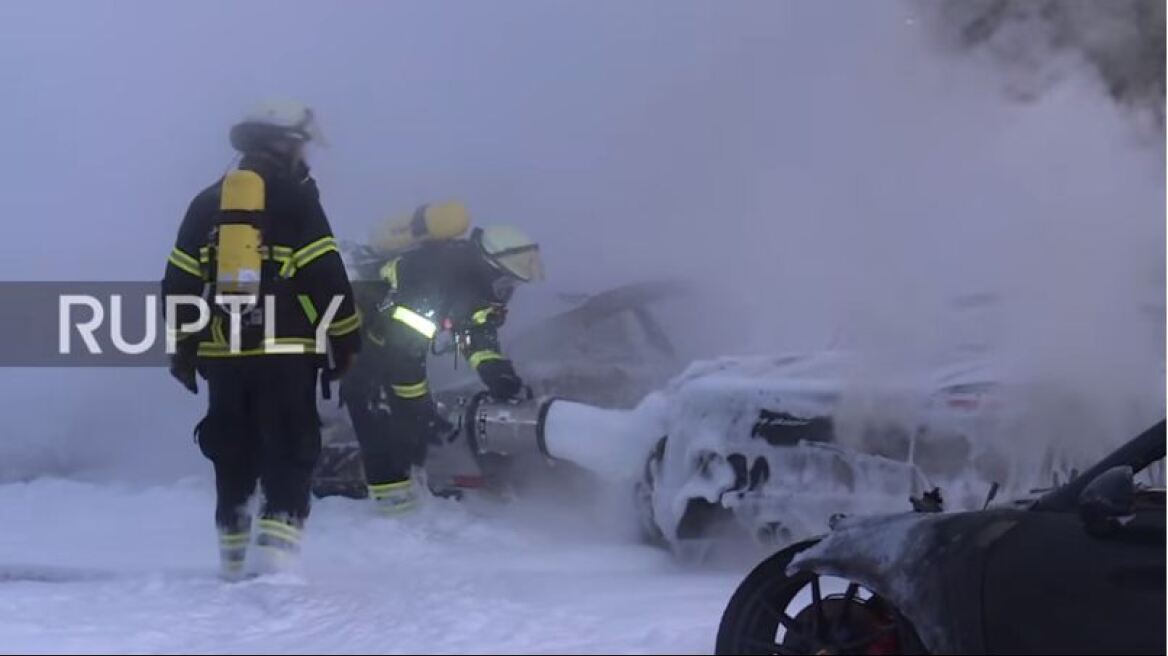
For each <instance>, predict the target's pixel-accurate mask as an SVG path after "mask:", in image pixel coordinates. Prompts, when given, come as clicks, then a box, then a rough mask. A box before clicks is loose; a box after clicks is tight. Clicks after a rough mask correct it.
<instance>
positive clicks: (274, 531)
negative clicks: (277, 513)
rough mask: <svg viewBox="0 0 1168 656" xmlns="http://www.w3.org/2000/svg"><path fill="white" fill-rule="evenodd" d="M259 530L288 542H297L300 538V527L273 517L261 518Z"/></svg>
mask: <svg viewBox="0 0 1168 656" xmlns="http://www.w3.org/2000/svg"><path fill="white" fill-rule="evenodd" d="M260 531H263V532H264V533H269V534H271V535H274V536H276V537H278V538H284V539H285V540H288V541H289V542H298V541H299V540H300V529H298V528H296V527H295V526H292V525H291V524H285V523H284V522H281V521H279V520H275V519H261V520H260Z"/></svg>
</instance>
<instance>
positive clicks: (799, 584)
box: [742, 574, 912, 655]
mask: <svg viewBox="0 0 1168 656" xmlns="http://www.w3.org/2000/svg"><path fill="white" fill-rule="evenodd" d="M806 593H809V599H807V601H806V602H804V603H800V602H798V601H797V599H798V598H799V597H800V596H801V595H804V594H806ZM792 606H794V607H795V608H798V609H799V610H797V611H792ZM907 628H908V627H907V623H906V622H905V621H904V620H903V618H901V617H900V615H899V613H897V611H896V610H895V609H894V608H892V607H891V606H890V605H889V604H888V603H886V602H885V601H884V600H883V599H881V598H880V597H879V596H877V595H875V594H874V593H872V592H871V591H869V590H866V589H865V588H863V587H862V586H860V585H858V584H856V583H850V582H849V583H847V584H846V587H844V589H843V590H842V591H839V592H829V593H827V594H825V588H824V584H823V580H822V579H821V577H820V576H818V575H816V574H800V575H797V576H796V577H792V578H790V579H786V580H785V581H783V582H781V584H780V585H778V586H777V587H772V588H770V589H768V590H767V591H765V592H764V594H762V595H760V597H759V598H758V599H757V604H756V612H755V613H753V617H752V621H750V622H749V623H748V627H747V629H748V630H747V631H746V632H744V635H743V636H742V637H743V644H742V647H744V648H745V650H746V651H747V652H749V653H766V654H874V655H875V654H894V653H900V652H901V650H902V648H903V647H906V646H908V645H909V644H912V641H906V640H902V637H904V635H905V631H906V629H907Z"/></svg>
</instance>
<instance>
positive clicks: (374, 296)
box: [358, 239, 520, 399]
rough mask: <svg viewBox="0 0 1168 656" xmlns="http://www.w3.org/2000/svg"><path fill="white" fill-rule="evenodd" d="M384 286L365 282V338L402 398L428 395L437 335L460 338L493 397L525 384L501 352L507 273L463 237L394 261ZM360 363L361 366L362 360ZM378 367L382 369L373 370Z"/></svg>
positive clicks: (373, 357)
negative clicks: (428, 356) (428, 373)
mask: <svg viewBox="0 0 1168 656" xmlns="http://www.w3.org/2000/svg"><path fill="white" fill-rule="evenodd" d="M381 278H382V282H380V283H376V284H370V283H362V284H361V289H360V292H359V295H360V296H361V297H362V298H361V300H360V305H361V308H362V313H363V314H364V315H365V318H364V327H365V337H366V339H367V340H368V341H369V342H370V343H372V344H373V345H374V347H373V348H375V349H377V351H379V352H380V353H379V354H377V355H374V354H372V353H370V354H367V355H366V356H364V357H363V360H366V361H370V364H371V365H374V363H373V362H372V361H375V360H380V363H379V364H380V366H378V368H379V369H381V370H382V371H383V375H384V377H385V378H388V382H389V383H390V385H391V388H392V392H393V394H394V396H396V397H398V398H400V399H412V398H421V397H423V396H426V395H428V393H429V389H428V385H427V382H426V370H425V362H426V354H427V352H428V351H429V350H430V347H431V344H432V341H433V339H434V338H435V337H436V336H437V335H438V333H440V332H442V331H444V330H448V331H450V332H452V333H453V335H454V336H455V339H456V340H457V343H458V348H459V349H460V350H461V352H462V354H463V355H464V356H465V357H466V359H467V361H468V362H469V363H470V365H471V366H472V367H473V368H474V369H475V371H477V372H478V374H479V376H480V377H481V378H482V380H483V382H484V383H485V384H486V385H487V387H488V388H489V389H490V390H491V392H492V393H493V394H494V395H496V396H500V397H512V396H514V395H515V394H517V393H518V392H519V389H518V388H519V385H520V383H519V379H518V377H517V376H516V375H515V371H514V368H513V366H512V364H511V361H510V360H508V359H507V358H506V357H504V356H503V354H502V352H501V350H500V348H499V337H498V328H499V327H500V326H502V325H503V322H504V320H505V318H506V312H507V305H506V303H507V301H508V300H509V299H508V296H509V294H508V293H507V292H505V291H502V289H503V288H501V287H500V286H499V285H498V283H499V281H500V280H502V279H504V276H503V274H500V273H499V272H498V271H496V270H495V269H493V268H492V267H491V266H490V265H489V264H488V263H487V262H486V261H485V260H484V259H483V258H482V256H481V255H480V254H479V252H478V245H477V244H475V243H473V242H471V241H468V240H464V239H452V240H441V241H432V242H423V243H422V244H421V245H419V246H418V247H416V248H415V249H413V250H410V251H407V252H406V253H404V254H402V255H400V256H399V257H397V258H395V259H393V260H390V261H389V262H388V263H386V265H385V266H384V267H382V271H381ZM358 364H359V365H360V364H361V363H358ZM374 366H377V365H374Z"/></svg>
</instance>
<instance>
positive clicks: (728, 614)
mask: <svg viewBox="0 0 1168 656" xmlns="http://www.w3.org/2000/svg"><path fill="white" fill-rule="evenodd" d="M1164 444H1165V434H1164V422H1162V421H1161V422H1160V423H1158V424H1157V425H1155V426H1153V427H1152V428H1150V429H1148V430H1147V431H1145V432H1144V433H1142V434H1140V435H1139V436H1137V437H1136V438H1135V439H1133V440H1131V441H1130V442H1128V443H1127V444H1126V445H1124V446H1123V447H1121V448H1119V449H1118V450H1116V451H1115V452H1113V453H1112V454H1111V455H1109V456H1107V457H1105V458H1104V459H1103V460H1101V461H1099V462H1098V463H1096V464H1095V465H1094V466H1093V467H1091V468H1090V469H1088V470H1086V471H1085V472H1083V473H1082V474H1081V475H1079V476H1077V477H1075V478H1074V479H1072V480H1071V481H1070V482H1069V483H1067V484H1065V485H1063V486H1060V487H1057V488H1055V489H1054V490H1051V491H1049V492H1048V493H1046V494H1045V495H1043V496H1041V497H1038V498H1037V499H1030V500H1024V501H1017V502H1013V503H1009V504H1004V505H1001V506H997V507H992V508H988V509H986V510H982V511H971V512H958V513H939V514H932V513H905V514H899V515H889V516H883V517H868V518H863V519H856V520H845V521H843V522H840V523H839V524H838V525H837V526H836V527H835V529H834V530H832V531H831V532H830V533H828V534H827V535H826V536H824V537H822V538H817V539H813V540H809V541H805V542H801V543H799V544H796V545H793V546H790V547H788V548H786V549H784V550H782V551H779V552H778V553H776V554H774V555H773V556H771V557H770V558H768V559H767V560H765V561H764V562H763V563H762V564H760V565H759V566H758V567H757V568H755V570H754V571H753V572H751V573H750V575H748V576H747V577H746V579H745V580H744V581H743V582H742V584H741V585H740V586H739V588H738V590H737V591H736V592H735V594H734V596H733V598H732V599H731V600H730V603H729V605H728V606H727V608H726V611H725V613H724V615H723V618H722V623H721V626H720V629H719V634H718V642H717V653H719V654H747V653H770V654H813V653H914V652H916V653H920V652H929V653H1064V654H1069V653H1091V654H1097V653H1163V651H1164V645H1165V642H1164V635H1165V587H1164V577H1165V524H1164V518H1165V505H1164V489H1163V458H1164ZM1141 477H1142V479H1143V480H1144V481H1150V482H1151V485H1146V484H1143V483H1138V482H1137V481H1138V480H1139V479H1140V478H1141Z"/></svg>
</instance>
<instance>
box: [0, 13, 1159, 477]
mask: <svg viewBox="0 0 1168 656" xmlns="http://www.w3.org/2000/svg"><path fill="white" fill-rule="evenodd" d="M991 4H993V7H997V6H998V4H997V3H991ZM1092 4H1096V3H1092ZM1098 4H1104V3H1098ZM1106 4H1109V5H1110V4H1112V3H1106ZM1116 4H1123V3H1116ZM1010 6H1011V7H1012V6H1013V5H1010ZM1124 6H1128V5H1126V4H1125V5H1124ZM1131 6H1135V5H1131ZM954 7H955V6H946V7H941V8H939V9H938V10H937V12H936V13H933V12H932V10H929V9H928V8H927V7H922V6H921V5H917V4H914V3H911V2H882V3H855V4H848V5H846V6H844V5H837V4H834V3H796V2H791V3H769V2H742V3H719V4H712V3H698V2H693V3H690V2H678V3H664V4H657V3H621V2H600V3H588V4H572V5H565V4H560V3H556V4H547V3H538V2H527V1H516V2H510V3H507V4H505V5H499V4H492V5H490V6H485V5H482V4H479V3H473V2H455V3H444V4H443V5H442V6H440V7H439V6H432V5H430V4H425V3H391V4H384V3H344V4H335V3H325V2H319V3H308V2H303V3H300V2H298V3H269V2H250V3H235V2H233V3H191V4H183V5H178V4H173V3H170V4H166V5H161V4H157V5H156V4H148V5H143V4H131V3H124V4H119V3H102V6H101V7H95V6H93V5H92V4H90V3H85V2H77V3H72V4H68V3H67V4H64V5H61V4H55V5H54V6H52V7H46V6H42V5H41V4H39V3H32V2H28V3H5V4H4V5H3V7H2V8H0V30H2V31H3V32H2V34H3V39H0V52H2V54H3V56H2V57H0V79H3V80H4V81H5V84H6V85H7V87H8V88H9V89H10V97H11V98H12V99H14V102H13V103H9V105H8V106H7V107H6V108H5V109H4V110H0V111H3V118H4V119H5V120H4V121H2V122H0V125H3V126H4V127H3V128H2V129H4V130H5V135H4V141H5V144H6V145H7V146H8V147H9V152H10V153H11V155H10V157H9V158H7V159H6V161H5V162H4V163H3V164H0V175H2V176H3V178H4V179H5V180H8V181H10V182H12V184H10V185H9V186H8V189H7V190H6V193H5V194H4V196H3V197H2V198H0V211H3V214H4V216H6V217H11V218H12V219H11V220H12V221H14V225H15V226H16V227H14V228H11V229H10V235H12V236H13V237H15V238H18V240H19V242H20V243H21V247H20V248H18V249H10V251H8V252H6V253H5V258H0V275H2V276H4V277H5V278H8V279H58V280H60V279H69V278H81V279H119V278H130V279H139V280H153V279H157V277H158V276H160V275H161V269H162V265H163V262H164V260H165V254H166V252H167V251H168V250H169V248H170V246H171V244H172V240H173V238H174V231H175V230H176V228H177V224H178V221H179V220H180V218H181V215H182V212H183V211H184V209H185V207H186V204H187V203H188V202H189V199H190V198H191V197H192V196H193V195H194V194H195V193H196V192H197V191H198V189H200V188H201V187H202V186H204V185H206V184H208V183H209V182H210V181H211V180H213V179H214V178H215V177H216V176H218V175H219V174H221V172H222V171H223V170H224V169H225V168H226V167H227V166H228V164H229V162H230V160H231V156H232V154H231V152H230V149H229V147H228V145H227V143H226V129H227V127H228V126H229V125H230V124H231V121H232V120H234V119H235V118H236V116H237V115H238V114H239V113H240V112H241V111H242V110H243V109H244V108H245V107H247V106H248V105H249V104H251V103H252V102H254V100H255V99H256V98H259V97H263V96H268V95H281V96H294V97H298V98H302V99H304V100H306V101H307V102H309V103H311V104H313V105H314V107H315V108H316V109H317V113H318V114H319V116H320V117H321V121H322V123H323V128H324V131H325V133H326V134H327V135H328V138H329V141H330V144H329V146H328V147H327V148H325V149H320V150H318V151H317V152H314V153H313V164H314V171H315V174H316V177H317V179H318V181H319V183H320V187H321V189H322V194H323V196H322V197H323V202H324V205H325V207H326V210H328V212H329V214H330V217H331V221H332V224H333V227H334V229H335V231H336V232H337V233H338V236H340V237H342V238H349V239H361V238H363V237H364V236H365V235H366V234H367V232H368V230H369V229H370V228H371V227H372V226H373V225H374V224H375V223H376V222H377V221H378V220H380V219H381V218H382V217H384V216H388V215H395V214H400V213H402V212H404V211H408V210H409V209H410V208H412V207H414V206H416V205H417V204H419V203H422V202H427V201H431V200H434V199H438V198H458V199H460V200H462V201H463V202H465V203H466V204H467V205H468V207H469V208H470V210H471V212H472V216H474V218H475V220H476V221H479V222H509V223H514V224H517V225H519V226H521V227H523V228H524V229H526V230H527V231H528V232H530V233H532V234H533V235H535V236H536V237H537V238H539V239H540V241H541V243H542V246H543V252H544V257H545V260H546V264H547V268H548V271H549V274H550V276H551V281H550V282H549V283H548V289H549V290H555V291H557V292H558V291H563V292H595V291H599V290H602V289H604V288H605V287H607V286H609V285H613V284H619V283H622V282H626V281H629V280H630V279H635V280H641V279H645V278H657V277H685V278H688V279H692V280H695V281H697V283H699V284H700V285H702V286H703V287H704V288H705V289H706V290H707V293H706V294H705V295H704V296H702V297H701V298H702V299H703V300H701V301H700V302H693V303H687V304H686V305H685V306H684V307H682V308H681V309H680V310H678V311H675V312H672V313H671V314H670V319H671V326H672V327H673V328H674V330H676V331H677V332H678V333H681V334H682V335H683V336H685V337H688V338H690V339H689V340H688V341H689V342H691V343H693V344H696V345H698V346H695V348H694V349H693V350H692V355H694V356H695V357H696V356H703V355H713V354H735V353H758V352H774V351H779V350H807V349H820V348H825V347H840V348H849V349H854V350H858V351H860V352H862V353H864V354H865V355H866V356H867V358H868V360H870V362H871V366H870V369H871V371H869V372H867V374H866V375H867V376H868V377H869V378H870V379H875V380H879V378H880V377H881V376H882V375H883V373H884V372H885V371H888V370H890V369H893V368H898V367H900V368H904V367H916V366H919V365H920V364H922V363H925V364H931V363H933V362H935V361H937V360H938V359H942V356H943V355H944V354H947V353H951V352H952V351H953V349H954V348H956V342H959V341H962V340H967V339H972V340H974V341H978V342H988V343H990V344H991V345H992V348H993V352H994V353H995V354H997V356H996V357H997V359H998V361H1001V362H1004V363H1007V364H1008V365H1009V366H1010V367H1011V368H1012V369H1013V370H1014V371H1016V372H1017V373H1014V374H1012V375H1015V376H1017V377H1019V378H1026V379H1043V380H1053V381H1056V382H1057V383H1059V384H1061V385H1070V386H1072V387H1074V388H1075V389H1078V390H1082V391H1084V392H1086V393H1087V394H1086V397H1085V398H1086V402H1087V404H1088V408H1087V410H1088V411H1089V413H1088V414H1090V415H1091V416H1097V417H1107V421H1103V422H1102V423H1103V424H1105V425H1106V426H1107V428H1106V430H1101V431H1097V432H1095V433H1094V434H1095V435H1100V436H1102V437H1100V438H1099V439H1098V440H1097V443H1110V442H1114V441H1115V440H1118V439H1121V438H1122V437H1124V436H1125V435H1127V434H1131V433H1133V432H1134V431H1135V430H1138V428H1140V427H1141V426H1138V425H1137V426H1129V424H1136V423H1141V422H1144V421H1146V420H1147V418H1146V417H1145V416H1144V415H1145V414H1157V413H1160V412H1162V409H1161V406H1162V402H1163V401H1162V399H1163V366H1164V357H1163V351H1162V348H1163V327H1164V318H1163V305H1162V301H1163V297H1164V279H1163V270H1164V250H1163V244H1164V220H1163V219H1164V204H1163V199H1164V186H1163V180H1164V160H1163V153H1162V151H1161V150H1160V149H1159V147H1158V146H1154V145H1153V144H1151V141H1152V139H1150V138H1149V130H1151V134H1152V135H1153V136H1155V135H1156V134H1158V133H1157V130H1159V129H1160V127H1158V126H1157V122H1156V120H1152V121H1150V122H1149V121H1145V120H1143V119H1140V118H1138V115H1141V114H1146V113H1148V112H1151V113H1152V114H1154V113H1155V111H1154V108H1158V107H1160V106H1161V105H1162V102H1163V73H1162V71H1161V72H1160V73H1158V74H1156V75H1153V74H1151V73H1145V72H1142V71H1143V69H1142V68H1139V67H1137V69H1138V70H1139V71H1141V72H1138V73H1129V72H1125V71H1128V70H1129V67H1128V66H1127V65H1126V64H1124V63H1123V62H1128V61H1137V62H1143V61H1144V59H1143V57H1144V55H1142V54H1140V53H1144V52H1145V51H1147V50H1148V49H1149V48H1150V49H1151V51H1155V48H1157V47H1158V48H1159V52H1162V51H1163V32H1162V26H1161V29H1160V31H1159V32H1158V33H1157V32H1155V30H1152V31H1149V30H1147V29H1145V28H1144V27H1143V25H1144V23H1143V22H1139V23H1138V24H1136V25H1135V26H1134V27H1133V26H1132V24H1131V23H1130V22H1125V20H1126V19H1125V18H1124V14H1123V13H1122V12H1120V11H1118V10H1117V11H1116V13H1115V16H1114V17H1112V16H1111V12H1104V10H1091V9H1087V8H1078V7H1076V8H1075V9H1073V10H1072V9H1070V8H1068V9H1065V10H1058V9H1056V10H1047V11H1048V13H1049V12H1050V11H1055V12H1056V13H1060V12H1061V13H1063V14H1066V16H1068V18H1065V19H1059V20H1057V21H1055V22H1054V23H1052V24H1053V25H1056V26H1058V27H1057V29H1054V28H1047V27H1043V28H1041V29H1043V30H1053V31H1048V32H1044V33H1047V34H1049V35H1050V36H1049V38H1048V39H1047V41H1049V42H1050V43H1051V44H1052V45H1051V47H1050V48H1049V49H1048V50H1038V51H1031V50H1026V53H1025V55H1024V56H1022V55H1019V56H1018V57H1013V55H1011V54H1010V53H1012V52H1013V51H1012V50H1010V49H1009V48H1006V45H1004V44H1006V43H1028V42H1029V40H1028V39H1022V38H1015V37H1010V38H1009V39H1008V38H1007V37H1009V36H1010V35H1011V34H1014V33H1015V31H1014V30H1013V27H1012V26H1013V22H1012V19H1009V20H1008V19H1007V15H1012V14H1011V12H1010V11H1006V10H1001V11H999V10H997V9H993V11H991V12H990V13H991V14H993V16H996V17H997V18H993V19H992V20H982V21H981V23H979V25H983V27H979V28H978V29H977V30H973V32H972V33H973V34H974V37H970V36H969V34H970V33H971V32H970V30H968V29H965V27H964V26H966V25H968V24H969V22H970V20H974V21H975V22H976V20H977V18H978V17H977V16H975V14H977V11H978V10H975V9H973V8H970V9H968V10H959V9H956V8H954ZM1141 11H1143V10H1141ZM1160 11H1161V13H1162V9H1161V10H1160ZM1040 13H1041V12H1040ZM1103 13H1107V14H1108V15H1107V16H1103ZM1133 15H1134V14H1133ZM1104 19H1106V20H1104ZM1160 22H1162V21H1160ZM1104 24H1106V25H1107V26H1109V27H1107V29H1106V30H1103V31H1102V32H1098V33H1097V32H1096V31H1095V30H1093V29H1086V27H1090V26H1095V25H1104ZM1036 29H1037V28H1036ZM1133 30H1134V32H1133ZM1131 33H1136V34H1137V35H1138V36H1137V37H1136V42H1137V43H1138V44H1139V45H1138V46H1132V45H1131V44H1132V43H1133V41H1132V39H1131V38H1129V36H1128V35H1129V34H1131ZM1067 34H1070V35H1073V36H1072V37H1068V36H1066V35H1067ZM963 35H964V36H963ZM1101 35H1102V36H1101ZM975 37H976V38H975ZM1068 39H1070V40H1071V42H1073V43H1076V44H1081V47H1070V46H1067V45H1065V44H1066V43H1068ZM1003 49H1004V50H1003ZM1003 51H1004V52H1006V53H1007V55H1000V54H997V53H1000V52H1003ZM1112 53H1115V54H1112ZM1124 53H1135V54H1130V55H1129V54H1124ZM1018 61H1021V62H1023V64H1019V63H1017V62H1018ZM1116 62H1118V63H1116ZM1161 64H1162V58H1161ZM1022 69H1025V70H1032V71H1038V73H1035V74H1033V75H1028V76H1022V77H1023V78H1025V80H1024V82H1025V83H1015V82H1014V78H1015V77H1018V76H1019V74H1017V73H1016V71H1017V70H1022ZM1132 70H1135V69H1132ZM1052 71H1053V72H1052ZM1116 71H1120V72H1119V73H1116ZM1157 75H1158V77H1157ZM1157 83H1158V84H1159V86H1158V87H1157V86H1156V85H1157ZM1018 88H1022V89H1025V93H1020V92H1018V91H1016V89H1018ZM1019 98H1021V99H1023V100H1024V102H1018V99H1019ZM1145 107H1147V108H1152V109H1147V110H1146V111H1145V110H1144V109H1142V108H1145ZM1133 115H1137V116H1135V117H1133ZM1160 116H1161V118H1160V120H1159V126H1162V112H1161V114H1160ZM526 291H532V292H533V293H532V294H530V295H528V296H529V297H530V298H528V299H526V300H525V297H524V296H525V295H524V292H526ZM534 292H535V290H523V291H521V292H519V294H518V296H519V298H518V300H517V306H516V308H515V309H514V313H515V314H518V313H538V312H543V311H546V310H547V309H548V304H543V303H541V302H537V301H536V300H534V299H537V298H539V297H540V294H538V293H534ZM970 294H988V295H991V296H993V297H995V298H997V299H1000V301H999V302H998V303H996V304H994V305H993V308H992V309H991V310H990V311H989V312H988V313H987V314H988V318H987V317H982V318H978V319H977V320H973V319H970V318H969V317H967V316H966V315H964V314H962V313H961V312H956V311H955V310H954V307H955V303H956V301H957V299H960V298H963V297H967V296H968V295H970ZM971 334H972V337H970V335H971ZM30 377H31V379H32V380H33V381H34V382H33V383H32V384H30V383H29V382H28V381H29V379H30ZM0 381H2V382H0V389H3V391H4V393H5V394H4V398H5V399H6V404H7V405H8V409H9V412H8V415H9V417H8V421H9V429H8V433H7V436H6V439H5V440H4V443H3V444H2V445H0V451H2V453H3V455H4V456H5V458H6V459H7V460H9V461H12V457H10V456H12V455H13V454H17V455H19V457H20V462H27V463H37V462H45V461H46V458H47V459H48V460H51V461H52V462H59V461H62V458H63V459H64V460H65V461H67V462H68V463H70V464H69V465H68V467H70V468H73V469H86V468H89V469H92V468H93V467H95V466H99V465H100V466H101V467H105V468H107V469H106V471H112V472H116V473H117V474H118V475H120V476H136V475H139V474H140V473H141V470H142V469H143V468H142V467H141V466H140V464H139V463H140V462H142V461H144V459H145V458H144V455H151V456H153V455H158V456H159V458H157V461H158V462H162V463H168V464H166V466H165V467H163V466H158V467H154V468H153V469H152V470H151V471H155V472H157V471H164V472H165V473H164V474H162V475H171V474H177V473H182V472H186V471H205V468H204V467H203V465H202V463H201V461H200V457H199V456H198V454H197V452H196V451H195V450H194V448H193V447H192V446H191V444H190V442H189V435H190V427H191V425H192V423H193V418H194V417H197V415H198V413H199V411H200V407H201V406H202V404H203V403H204V400H203V399H202V398H199V399H193V398H191V397H189V396H187V395H185V393H184V392H182V391H181V390H180V389H179V388H178V387H177V386H175V385H171V384H170V381H169V380H168V379H167V377H166V374H165V372H163V371H134V372H129V373H127V372H122V371H93V372H84V373H78V372H76V371H68V370H63V371H53V372H35V373H32V374H30V373H28V372H21V371H7V372H3V378H2V379H0ZM168 386H169V387H168ZM1133 406H1134V407H1136V408H1138V409H1139V412H1132V411H1130V408H1131V407H1133ZM1148 408H1151V409H1148ZM1085 433H1091V431H1085ZM1068 439H1070V438H1068ZM1076 439H1082V440H1084V441H1089V440H1090V439H1092V438H1090V437H1083V438H1076ZM48 454H60V455H61V457H57V456H56V455H53V456H52V457H51V458H50V457H49V455H48ZM62 466H64V465H62Z"/></svg>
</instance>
